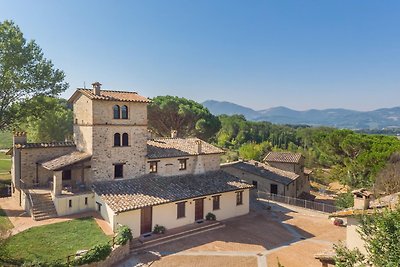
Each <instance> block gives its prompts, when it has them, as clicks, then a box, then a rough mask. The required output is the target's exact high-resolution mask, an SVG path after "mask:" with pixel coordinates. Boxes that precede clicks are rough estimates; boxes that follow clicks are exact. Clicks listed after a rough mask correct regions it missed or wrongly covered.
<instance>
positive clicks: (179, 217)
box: [176, 216, 186, 220]
mask: <svg viewBox="0 0 400 267" xmlns="http://www.w3.org/2000/svg"><path fill="white" fill-rule="evenodd" d="M185 218H186V216H183V217H179V218H176V219H177V220H180V219H185Z"/></svg>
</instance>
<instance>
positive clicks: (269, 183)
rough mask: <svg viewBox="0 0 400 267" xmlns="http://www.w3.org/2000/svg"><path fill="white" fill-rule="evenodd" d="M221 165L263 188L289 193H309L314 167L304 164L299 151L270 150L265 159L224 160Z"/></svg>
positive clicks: (296, 195) (274, 191)
mask: <svg viewBox="0 0 400 267" xmlns="http://www.w3.org/2000/svg"><path fill="white" fill-rule="evenodd" d="M221 168H222V169H223V170H224V171H225V172H228V173H229V174H232V175H234V176H236V177H238V178H240V179H243V180H245V181H247V182H248V183H251V184H252V185H253V186H254V187H255V188H257V189H258V190H260V191H262V192H266V193H271V194H277V195H282V196H288V197H294V198H298V197H306V196H307V195H309V192H310V174H311V171H309V170H307V169H305V168H304V157H303V156H302V155H301V154H300V153H290V152H270V153H268V154H267V156H266V157H265V158H264V163H262V162H258V161H255V160H249V161H243V160H239V161H235V162H229V163H224V164H222V165H221Z"/></svg>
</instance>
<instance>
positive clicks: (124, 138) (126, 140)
mask: <svg viewBox="0 0 400 267" xmlns="http://www.w3.org/2000/svg"><path fill="white" fill-rule="evenodd" d="M128 145H129V138H128V134H127V133H123V134H122V146H128Z"/></svg>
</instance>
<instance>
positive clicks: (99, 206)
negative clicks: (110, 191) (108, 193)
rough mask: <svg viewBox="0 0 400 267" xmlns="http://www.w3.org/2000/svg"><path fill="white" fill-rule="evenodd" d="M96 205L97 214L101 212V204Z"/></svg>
mask: <svg viewBox="0 0 400 267" xmlns="http://www.w3.org/2000/svg"><path fill="white" fill-rule="evenodd" d="M96 204H97V211H98V212H101V203H99V202H96Z"/></svg>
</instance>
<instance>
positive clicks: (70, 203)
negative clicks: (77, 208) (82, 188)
mask: <svg viewBox="0 0 400 267" xmlns="http://www.w3.org/2000/svg"><path fill="white" fill-rule="evenodd" d="M68 206H69V207H70V208H72V199H70V200H68Z"/></svg>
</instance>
